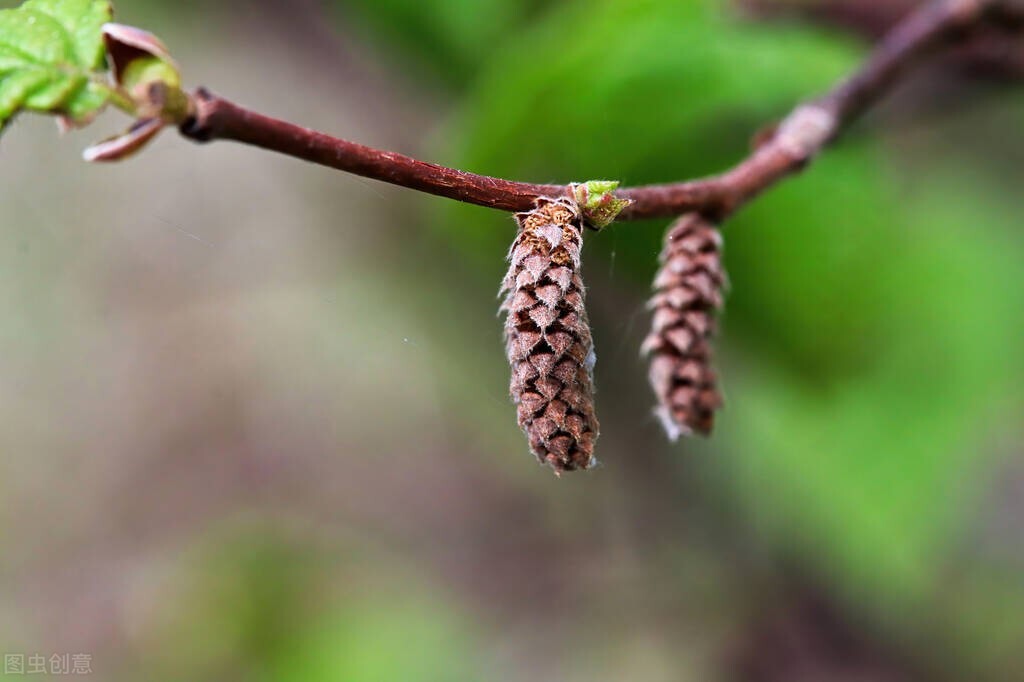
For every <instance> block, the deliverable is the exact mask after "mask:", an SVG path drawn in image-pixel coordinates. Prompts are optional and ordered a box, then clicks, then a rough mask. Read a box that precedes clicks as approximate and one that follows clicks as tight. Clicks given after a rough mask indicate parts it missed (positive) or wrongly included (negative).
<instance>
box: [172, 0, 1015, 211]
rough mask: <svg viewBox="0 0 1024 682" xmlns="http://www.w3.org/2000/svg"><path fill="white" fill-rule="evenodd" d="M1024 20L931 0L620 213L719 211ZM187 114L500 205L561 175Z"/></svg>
mask: <svg viewBox="0 0 1024 682" xmlns="http://www.w3.org/2000/svg"><path fill="white" fill-rule="evenodd" d="M982 27H996V28H1000V29H1004V30H1007V31H1020V30H1021V29H1024V4H1022V3H1021V1H1020V0H932V1H931V2H928V3H925V4H924V5H922V6H921V7H920V8H919V9H917V10H915V11H913V12H912V13H911V14H910V15H909V16H907V18H905V19H904V20H903V21H901V22H900V23H899V24H898V25H897V26H896V27H895V28H894V29H893V30H892V31H890V32H889V33H888V34H887V35H886V37H885V38H884V39H883V40H882V41H881V43H880V44H879V45H878V46H877V47H876V48H875V50H874V52H873V53H872V54H871V55H870V56H869V57H868V59H867V60H866V61H865V62H864V64H863V65H862V66H861V67H860V69H859V70H858V71H856V72H855V73H854V74H853V75H851V76H850V77H848V78H847V79H846V80H844V81H842V82H840V83H839V84H837V85H836V86H835V87H834V88H833V89H832V90H831V91H829V92H827V93H826V94H825V95H823V96H821V97H819V98H817V99H815V100H811V101H809V102H806V103H804V104H801V105H799V106H797V107H796V108H795V109H794V110H793V112H792V113H790V114H789V116H787V117H786V118H785V119H784V120H783V121H782V122H781V123H780V124H779V125H778V126H777V127H776V128H775V129H774V131H773V132H772V134H771V135H769V136H767V139H766V140H765V141H763V142H762V143H761V144H760V145H759V146H758V147H757V148H756V149H755V150H754V152H753V153H752V154H751V155H750V156H749V157H747V158H746V159H744V160H743V161H741V162H740V163H739V164H737V165H736V166H734V167H733V168H732V169H730V170H728V171H726V172H724V173H722V174H719V175H715V176H711V177H707V178H703V179H698V180H692V181H688V182H676V183H670V184H664V185H647V186H642V187H633V188H624V189H620V190H618V191H617V192H616V193H615V195H616V197H617V198H621V199H629V200H631V202H632V203H631V204H630V205H629V206H628V207H627V208H626V209H625V210H624V211H623V212H622V213H621V214H620V216H619V219H620V220H631V219H632V220H635V219H643V218H659V217H671V216H676V215H679V214H682V213H686V212H691V211H699V212H702V213H705V214H707V215H710V216H713V217H714V218H716V219H717V220H721V219H723V218H725V217H726V216H728V215H729V214H731V213H733V212H734V211H736V210H737V209H738V208H739V207H740V206H742V205H743V204H745V203H746V202H747V201H749V200H750V199H752V198H753V197H755V196H757V195H758V194H759V193H761V192H762V191H764V190H765V189H767V188H768V187H771V186H772V185H774V184H775V183H777V182H778V181H780V180H782V179H783V178H785V177H787V176H789V175H792V174H794V173H796V172H798V171H800V170H801V169H803V168H804V167H805V166H806V165H807V164H808V163H809V162H810V161H811V160H812V159H813V158H814V157H815V156H816V155H817V154H818V153H819V152H820V151H821V150H822V149H824V148H825V147H826V146H827V145H828V144H829V143H831V142H832V141H833V140H835V139H836V138H837V137H838V136H839V135H840V134H841V133H842V132H844V131H845V130H846V129H847V128H848V127H849V126H850V125H851V124H852V123H853V122H854V121H856V120H857V119H858V118H859V117H860V116H861V115H862V114H863V113H864V112H865V111H866V110H868V109H869V108H870V107H871V106H872V105H874V104H875V103H876V102H877V101H878V100H879V99H880V98H882V97H883V96H884V95H886V94H887V93H888V92H889V91H890V90H892V88H893V87H894V86H895V85H896V84H897V83H898V82H899V81H900V80H901V79H902V78H903V77H904V76H905V75H906V74H907V73H908V72H909V71H910V70H911V69H912V68H913V67H914V66H916V65H918V64H919V63H920V62H921V61H923V60H924V59H925V58H927V57H930V56H932V55H934V54H936V53H937V52H939V51H941V49H943V48H945V47H948V46H952V45H956V44H959V43H963V42H965V41H966V40H967V39H969V38H970V37H971V35H972V34H973V33H974V31H975V30H977V29H980V28H982ZM193 105H194V111H195V115H194V116H192V117H191V118H190V119H189V120H187V121H186V122H185V123H184V124H183V125H182V126H181V128H180V130H181V133H182V134H183V135H184V136H185V137H188V138H191V139H193V140H196V141H200V142H207V141H211V140H234V141H236V142H242V143H244V144H249V145H254V146H256V147H261V148H263V149H267V150H270V151H275V152H279V153H282V154H286V155H288V156H293V157H295V158H298V159H303V160H306V161H310V162H313V163H317V164H320V165H323V166H328V167H331V168H336V169H338V170H342V171H347V172H349V173H355V174H357V175H361V176H364V177H368V178H373V179H375V180H381V181H383V182H389V183H391V184H394V185H400V186H402V187H407V188H410V189H414V190H418V191H421V192H427V193H429V194H435V195H437V196H442V197H447V198H449V199H456V200H458V201H464V202H467V203H471V204H477V205H480V206H486V207H488V208H495V209H501V210H505V211H526V210H530V209H532V208H533V207H534V200H535V199H537V198H538V197H541V196H549V197H550V196H562V195H565V194H567V193H568V192H569V191H570V186H569V185H536V184H531V183H525V182H515V181H512V180H504V179H501V178H493V177H488V176H484V175H477V174H475V173H468V172H465V171H461V170H456V169H453V168H446V167H444V166H439V165H437V164H433V163H427V162H424V161H418V160H416V159H413V158H411V157H408V156H404V155H402V154H397V153H395V152H389V151H383V150H379V149H374V148H372V147H367V146H365V145H361V144H358V143H355V142H350V141H348V140H343V139H339V138H336V137H332V136H330V135H327V134H324V133H320V132H317V131H314V130H310V129H308V128H303V127H301V126H298V125H295V124H293V123H288V122H286V121H281V120H278V119H275V118H271V117H269V116H265V115H263V114H259V113H256V112H254V111H250V110H248V109H245V108H243V107H241V106H239V105H237V104H234V103H232V102H230V101H228V100H226V99H224V98H222V97H218V96H217V95H214V94H213V93H211V92H209V91H208V90H206V89H203V88H200V89H199V90H198V91H197V92H196V93H195V94H194V95H193Z"/></svg>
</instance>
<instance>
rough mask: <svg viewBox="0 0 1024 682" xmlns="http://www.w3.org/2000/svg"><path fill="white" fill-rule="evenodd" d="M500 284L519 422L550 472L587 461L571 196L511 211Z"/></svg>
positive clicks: (589, 415)
mask: <svg viewBox="0 0 1024 682" xmlns="http://www.w3.org/2000/svg"><path fill="white" fill-rule="evenodd" d="M516 221H517V223H518V225H519V231H518V234H517V235H516V238H515V241H514V242H513V243H512V248H511V249H510V250H509V256H508V258H509V261H510V266H509V270H508V274H507V275H506V276H505V279H504V282H503V283H502V287H501V293H502V294H503V295H504V302H503V303H502V305H501V310H502V311H503V312H504V313H505V351H506V354H507V356H508V361H509V364H510V365H511V368H512V380H511V383H510V386H509V389H510V393H511V395H512V401H513V402H514V403H515V405H516V411H517V417H518V422H519V426H520V427H521V428H522V429H523V432H524V433H525V434H526V437H527V439H528V441H529V444H530V449H531V450H532V451H533V453H534V454H535V455H536V456H537V459H538V460H540V462H542V463H545V464H548V465H549V466H551V467H552V468H553V469H554V470H555V472H556V473H561V472H562V471H574V470H577V469H587V468H589V467H591V466H593V465H594V463H595V461H596V460H595V459H594V442H595V441H596V440H597V435H598V431H599V425H598V422H597V417H596V416H595V414H594V392H593V376H592V372H593V367H594V362H595V355H594V350H593V340H592V337H591V334H590V325H589V323H588V321H587V313H586V309H585V308H584V288H583V280H582V279H581V277H580V274H579V268H580V250H581V248H582V244H583V221H582V217H581V214H580V210H579V207H578V206H577V204H576V202H575V201H572V200H571V199H567V198H552V199H547V198H542V199H538V200H537V207H536V208H535V209H534V210H532V211H528V212H526V213H519V214H517V215H516Z"/></svg>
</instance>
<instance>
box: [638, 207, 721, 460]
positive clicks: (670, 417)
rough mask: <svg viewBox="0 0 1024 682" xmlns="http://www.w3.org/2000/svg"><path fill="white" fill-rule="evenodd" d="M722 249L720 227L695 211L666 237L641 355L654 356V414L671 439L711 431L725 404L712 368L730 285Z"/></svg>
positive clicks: (683, 218) (677, 224)
mask: <svg viewBox="0 0 1024 682" xmlns="http://www.w3.org/2000/svg"><path fill="white" fill-rule="evenodd" d="M721 249H722V237H721V235H720V234H719V232H718V229H717V227H716V226H715V225H714V224H713V223H711V222H710V221H708V220H707V219H706V218H704V217H703V216H701V215H700V214H697V213H688V214H686V215H684V216H682V217H681V218H679V219H678V220H676V222H675V223H673V224H672V225H671V226H670V227H669V229H668V232H666V234H665V247H664V249H663V250H662V252H661V268H660V269H659V270H658V274H657V276H656V277H655V280H654V290H655V294H654V296H653V298H651V301H650V304H649V307H650V309H651V310H652V311H653V313H654V315H653V319H652V324H651V333H650V334H649V335H648V336H647V339H646V340H644V344H643V352H644V353H645V354H646V355H648V356H649V357H650V375H649V377H650V382H651V387H652V388H653V389H654V393H655V395H656V396H657V397H658V407H657V408H656V410H655V412H656V414H657V415H658V417H659V418H660V419H661V422H662V425H663V426H664V427H665V431H666V432H667V433H668V436H669V438H671V439H672V440H676V439H677V438H678V437H679V436H680V435H682V434H686V435H689V434H692V433H695V432H696V433H700V434H703V435H707V434H709V433H711V428H712V426H713V424H714V419H715V410H717V409H718V408H720V407H721V406H722V398H721V396H720V394H719V393H718V390H717V388H716V376H715V372H714V370H713V369H712V368H711V355H712V351H711V339H712V337H713V335H714V333H715V314H716V312H717V311H718V309H720V308H721V307H722V289H723V288H724V287H725V283H726V278H725V272H724V270H723V269H722V258H721Z"/></svg>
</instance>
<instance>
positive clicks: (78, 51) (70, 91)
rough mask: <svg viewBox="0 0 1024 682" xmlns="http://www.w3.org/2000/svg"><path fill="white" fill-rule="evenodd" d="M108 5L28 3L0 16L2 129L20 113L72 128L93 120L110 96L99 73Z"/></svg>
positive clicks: (52, 0)
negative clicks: (57, 117) (52, 117)
mask: <svg viewBox="0 0 1024 682" xmlns="http://www.w3.org/2000/svg"><path fill="white" fill-rule="evenodd" d="M110 18H111V7H110V3H109V2H107V1H106V0H27V2H25V3H23V4H22V5H21V6H19V7H16V8H14V9H7V10H0V129H2V128H3V126H4V125H5V124H6V123H7V121H8V120H10V118H11V117H12V116H14V114H16V113H18V112H19V111H21V110H22V109H31V110H33V111H42V112H48V113H57V114H61V115H62V116H64V117H66V118H67V119H69V120H70V121H72V122H74V123H83V122H85V121H88V120H89V118H91V117H92V116H93V115H95V114H96V113H97V112H98V111H99V110H100V109H102V108H103V106H104V105H105V104H106V103H107V100H108V99H109V98H110V90H109V88H107V87H106V86H104V85H103V84H102V83H100V82H99V81H98V80H95V79H94V77H95V76H96V75H98V74H99V73H100V72H101V71H102V70H103V54H104V49H103V38H102V32H101V30H102V27H103V24H104V23H106V22H108V21H110Z"/></svg>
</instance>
